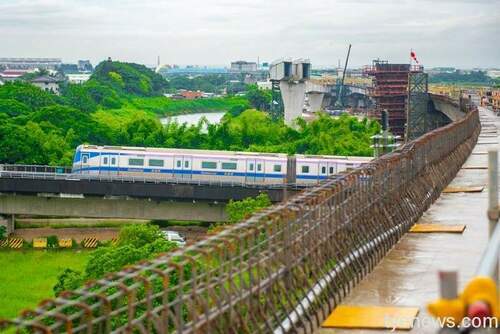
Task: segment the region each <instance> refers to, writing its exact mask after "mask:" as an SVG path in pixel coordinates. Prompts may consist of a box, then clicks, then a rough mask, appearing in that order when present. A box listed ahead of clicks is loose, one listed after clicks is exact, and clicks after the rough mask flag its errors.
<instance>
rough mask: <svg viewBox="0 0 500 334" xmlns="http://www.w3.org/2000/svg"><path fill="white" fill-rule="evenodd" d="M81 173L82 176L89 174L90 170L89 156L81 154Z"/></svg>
mask: <svg viewBox="0 0 500 334" xmlns="http://www.w3.org/2000/svg"><path fill="white" fill-rule="evenodd" d="M80 168H81V173H82V174H89V173H90V171H89V168H90V154H89V153H82V159H81V166H80Z"/></svg>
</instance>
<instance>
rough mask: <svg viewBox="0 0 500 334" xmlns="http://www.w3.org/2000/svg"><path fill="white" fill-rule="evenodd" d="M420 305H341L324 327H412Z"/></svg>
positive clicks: (324, 323) (407, 328)
mask: <svg viewBox="0 0 500 334" xmlns="http://www.w3.org/2000/svg"><path fill="white" fill-rule="evenodd" d="M418 311H419V310H418V307H386V306H352V305H340V306H338V307H337V308H335V310H333V312H332V313H331V314H330V316H329V317H328V318H327V319H326V320H325V322H323V324H322V325H321V326H322V327H330V328H351V329H406V330H409V329H412V327H413V322H414V321H415V318H416V316H417V314H418Z"/></svg>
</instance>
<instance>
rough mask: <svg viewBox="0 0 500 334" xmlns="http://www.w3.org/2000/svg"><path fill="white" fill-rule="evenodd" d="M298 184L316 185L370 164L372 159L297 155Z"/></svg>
mask: <svg viewBox="0 0 500 334" xmlns="http://www.w3.org/2000/svg"><path fill="white" fill-rule="evenodd" d="M295 158H296V178H297V183H298V184H314V183H318V182H320V181H322V180H325V179H327V178H329V177H331V176H332V175H337V174H341V173H344V172H348V171H349V170H351V169H354V168H357V167H359V166H360V165H362V164H364V163H367V162H370V161H371V160H372V158H371V157H346V156H333V155H302V154H297V155H295Z"/></svg>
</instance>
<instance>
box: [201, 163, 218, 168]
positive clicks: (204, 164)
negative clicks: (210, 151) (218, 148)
mask: <svg viewBox="0 0 500 334" xmlns="http://www.w3.org/2000/svg"><path fill="white" fill-rule="evenodd" d="M201 168H205V169H216V168H217V163H216V162H214V161H202V162H201Z"/></svg>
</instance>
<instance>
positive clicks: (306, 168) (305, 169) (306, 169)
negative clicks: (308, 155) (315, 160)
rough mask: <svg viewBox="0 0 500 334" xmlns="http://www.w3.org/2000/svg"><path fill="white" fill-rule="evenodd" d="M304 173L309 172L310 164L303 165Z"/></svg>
mask: <svg viewBox="0 0 500 334" xmlns="http://www.w3.org/2000/svg"><path fill="white" fill-rule="evenodd" d="M302 173H303V174H307V173H309V166H302Z"/></svg>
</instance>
